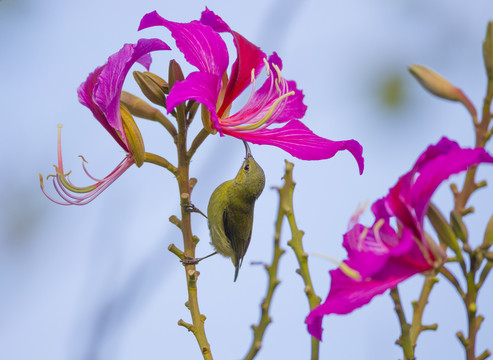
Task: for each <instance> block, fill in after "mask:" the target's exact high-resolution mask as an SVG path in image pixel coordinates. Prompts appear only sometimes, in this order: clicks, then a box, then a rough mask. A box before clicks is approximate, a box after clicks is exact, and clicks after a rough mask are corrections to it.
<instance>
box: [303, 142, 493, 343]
mask: <svg viewBox="0 0 493 360" xmlns="http://www.w3.org/2000/svg"><path fill="white" fill-rule="evenodd" d="M480 163H493V157H492V156H490V155H489V154H488V153H487V152H486V151H485V150H484V149H482V148H477V149H463V148H461V147H460V146H459V145H458V144H457V143H456V142H453V141H450V140H448V139H447V138H442V139H441V140H440V141H439V142H438V144H436V145H432V146H430V147H428V149H426V151H425V152H424V153H423V154H422V155H421V156H420V157H419V158H418V160H417V162H416V164H415V165H414V167H413V168H412V169H411V171H409V172H408V173H407V174H405V175H404V176H402V177H401V178H400V179H399V181H398V182H397V184H396V185H395V186H394V187H392V188H391V189H390V191H389V194H388V195H387V196H386V197H384V198H382V199H380V200H378V201H376V202H375V203H374V204H373V206H372V212H373V214H374V215H375V222H374V224H373V226H371V227H370V228H368V227H365V226H363V225H361V224H358V223H356V222H357V217H358V216H356V218H355V219H353V220H354V222H355V223H356V224H350V226H351V225H354V226H352V228H351V229H350V230H349V231H348V232H347V233H346V234H345V235H344V241H343V246H344V247H345V248H346V250H347V252H348V259H347V260H345V261H344V263H345V265H347V267H349V268H350V269H352V270H353V271H355V273H356V276H351V277H349V276H347V275H346V274H348V272H347V271H346V272H343V271H342V270H341V269H336V270H332V271H330V276H331V278H332V282H331V287H330V291H329V295H328V296H327V299H326V300H325V302H324V303H323V304H321V305H319V306H318V307H316V308H315V309H313V310H312V311H311V312H310V314H309V315H308V317H307V318H306V324H307V325H308V332H309V333H310V334H311V335H312V336H314V337H316V338H318V339H319V340H321V338H322V319H323V317H324V315H328V314H347V313H350V312H352V311H353V310H355V309H357V308H359V307H361V306H363V305H365V304H367V303H368V302H370V300H371V299H372V298H373V297H374V296H375V295H379V294H382V293H383V292H385V291H386V290H387V289H390V288H393V287H395V286H396V285H397V284H399V283H400V282H402V281H404V280H405V279H407V278H409V277H410V276H413V275H415V274H418V273H421V272H423V271H427V270H430V269H432V268H434V267H435V266H439V265H440V264H441V263H442V261H443V258H444V257H445V254H444V253H443V252H442V250H441V248H440V247H439V246H437V245H436V244H435V243H433V242H430V241H428V240H427V239H426V236H425V231H424V230H423V222H424V217H425V215H426V212H427V210H428V205H429V203H430V199H431V196H432V195H433V193H434V192H435V190H436V189H437V188H438V186H439V185H440V184H441V183H442V182H443V181H444V180H446V179H447V178H448V177H449V176H450V175H452V174H456V173H459V172H461V171H465V170H467V169H468V168H469V167H470V166H473V165H477V164H480ZM394 219H395V221H396V222H397V229H398V230H395V229H394V227H392V226H391V225H390V221H391V220H394Z"/></svg>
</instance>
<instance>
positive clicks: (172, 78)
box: [168, 60, 185, 89]
mask: <svg viewBox="0 0 493 360" xmlns="http://www.w3.org/2000/svg"><path fill="white" fill-rule="evenodd" d="M184 79H185V77H184V76H183V71H181V67H180V65H179V64H178V63H177V62H176V61H175V60H171V61H170V62H169V72H168V81H169V88H170V89H171V88H172V87H173V86H175V82H177V81H183V80H184Z"/></svg>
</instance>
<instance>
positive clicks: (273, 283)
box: [245, 190, 285, 360]
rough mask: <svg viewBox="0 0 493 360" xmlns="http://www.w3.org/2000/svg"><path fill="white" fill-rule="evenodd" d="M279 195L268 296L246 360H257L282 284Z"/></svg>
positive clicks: (281, 216) (269, 271)
mask: <svg viewBox="0 0 493 360" xmlns="http://www.w3.org/2000/svg"><path fill="white" fill-rule="evenodd" d="M279 194H280V202H279V211H278V215H277V221H276V225H275V228H276V233H275V235H274V255H273V258H272V263H271V265H270V266H267V265H265V269H266V270H267V273H268V276H269V283H268V286H267V295H266V296H265V298H264V300H263V301H262V305H261V316H260V322H259V324H258V325H256V326H255V325H253V326H252V329H253V342H252V345H251V346H250V350H249V351H248V353H247V355H246V356H245V360H252V359H253V358H255V356H256V355H257V353H258V352H259V350H260V347H261V346H262V338H263V336H264V333H265V330H266V329H267V326H268V325H269V324H270V323H271V322H272V319H271V318H270V316H269V310H270V304H271V302H272V297H273V295H274V290H275V289H276V287H277V285H279V282H280V281H279V279H278V278H277V270H278V267H279V259H280V258H281V256H282V254H284V252H285V250H283V249H281V247H280V239H281V227H282V221H283V219H284V211H283V208H282V206H281V203H282V202H283V197H282V196H283V193H282V191H281V190H279Z"/></svg>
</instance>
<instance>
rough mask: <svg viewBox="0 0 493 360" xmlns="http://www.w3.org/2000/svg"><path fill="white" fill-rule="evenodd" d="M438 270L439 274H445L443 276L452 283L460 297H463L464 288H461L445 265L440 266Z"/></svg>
mask: <svg viewBox="0 0 493 360" xmlns="http://www.w3.org/2000/svg"><path fill="white" fill-rule="evenodd" d="M439 271H440V274H442V275H443V276H445V278H446V279H447V280H448V281H450V283H451V284H452V285H454V287H455V289H456V290H457V292H458V293H459V295H460V297H461V298H462V299H465V297H466V295H465V294H464V290H462V287H461V286H460V284H459V281H457V279H456V278H455V276H454V275H453V274H452V273H451V272H450V271H449V270H448V269H447V268H446V267H445V266H442V267H441V268H440V270H439Z"/></svg>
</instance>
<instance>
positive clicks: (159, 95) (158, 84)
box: [133, 71, 167, 107]
mask: <svg viewBox="0 0 493 360" xmlns="http://www.w3.org/2000/svg"><path fill="white" fill-rule="evenodd" d="M150 74H152V73H150V72H145V73H142V72H140V71H134V72H133V75H134V79H135V81H136V82H137V84H138V85H139V87H140V90H142V93H143V94H144V95H145V96H146V97H147V98H148V99H149V100H150V101H152V102H153V103H154V104H156V105H159V106H163V107H166V93H165V89H167V83H166V82H165V81H164V80H163V79H161V78H160V77H159V76H157V75H154V74H152V75H150Z"/></svg>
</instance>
